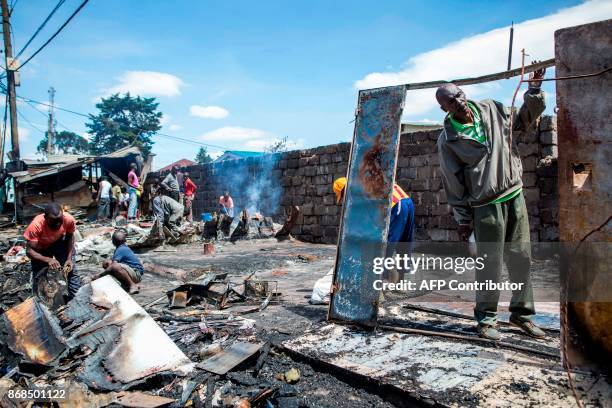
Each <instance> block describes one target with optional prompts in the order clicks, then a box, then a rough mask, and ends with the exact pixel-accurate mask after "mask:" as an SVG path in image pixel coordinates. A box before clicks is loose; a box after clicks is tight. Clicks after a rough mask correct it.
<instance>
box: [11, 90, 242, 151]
mask: <svg viewBox="0 0 612 408" xmlns="http://www.w3.org/2000/svg"><path fill="white" fill-rule="evenodd" d="M0 88H3V89H2V90H3V92H6V89H5V88H4V86H3V84H2V83H0ZM17 99H21V100H22V101H24V102H26V103H27V104H28V105H30V106H32V107H33V108H34V109H36V110H37V111H38V112H40V113H41V114H43V115H45V117H46V116H47V114H46V113H44V112H42V111H41V110H39V109H38V108H36V107H35V106H34V105H33V104H34V103H36V104H38V105H43V106H47V107H49V106H51V105H49V104H48V103H45V102H40V101H37V100H34V99H30V98H24V97H22V96H17ZM54 108H55V109H57V110H61V111H64V112H68V113H72V114H73V115H78V116H83V117H85V118H91V117H92V116H93V115H87V114H85V113H81V112H77V111H74V110H71V109H65V108H60V107H57V106H54ZM107 120H108V121H109V122H112V123H114V124H117V125H120V126H122V125H121V123H118V122H116V121H114V120H112V119H107ZM58 123H59V122H58ZM60 125H61V123H60ZM62 127H64V128H65V129H66V130H70V129H68V128H66V127H65V126H63V125H62ZM71 132H72V131H71ZM73 133H74V132H73ZM155 136H161V137H165V138H167V139H171V140H175V141H177V142H183V143H190V144H194V145H198V146H204V147H214V148H215V149H222V150H232V149H231V148H230V147H226V146H219V145H214V144H210V143H204V142H199V141H197V140H191V139H185V138H182V137H179V136H173V135H168V134H165V133H160V132H156V133H155Z"/></svg>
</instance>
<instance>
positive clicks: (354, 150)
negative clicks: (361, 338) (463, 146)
mask: <svg viewBox="0 0 612 408" xmlns="http://www.w3.org/2000/svg"><path fill="white" fill-rule="evenodd" d="M405 94H406V91H405V88H404V86H395V87H387V88H379V89H371V90H365V91H360V92H359V99H358V106H357V118H356V120H355V132H354V135H353V143H352V146H351V156H350V159H349V169H348V176H347V178H348V183H347V186H346V188H345V192H344V193H345V194H344V204H343V209H342V217H341V222H340V233H339V240H338V252H337V256H336V265H335V270H334V283H333V285H332V288H333V289H332V294H331V302H330V307H329V314H328V318H329V319H331V320H341V321H348V322H354V323H360V324H363V325H367V326H373V325H375V324H376V317H377V313H378V297H379V292H378V291H377V290H375V289H374V286H373V284H374V281H375V280H377V279H379V277H378V275H375V274H374V273H373V272H372V266H373V265H372V264H373V260H374V258H375V257H382V256H384V254H385V249H386V241H387V233H388V230H389V217H390V214H391V197H392V191H393V181H394V179H395V163H396V161H397V153H398V149H399V133H400V117H401V115H402V109H403V105H404V98H405Z"/></svg>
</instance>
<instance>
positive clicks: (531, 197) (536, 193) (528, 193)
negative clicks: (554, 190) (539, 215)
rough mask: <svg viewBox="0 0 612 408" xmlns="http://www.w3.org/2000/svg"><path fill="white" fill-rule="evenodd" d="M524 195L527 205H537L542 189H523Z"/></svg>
mask: <svg viewBox="0 0 612 408" xmlns="http://www.w3.org/2000/svg"><path fill="white" fill-rule="evenodd" d="M523 195H524V196H525V201H526V202H527V203H537V202H538V201H539V200H540V189H539V188H537V187H535V188H523Z"/></svg>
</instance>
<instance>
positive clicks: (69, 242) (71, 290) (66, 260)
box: [23, 203, 81, 298]
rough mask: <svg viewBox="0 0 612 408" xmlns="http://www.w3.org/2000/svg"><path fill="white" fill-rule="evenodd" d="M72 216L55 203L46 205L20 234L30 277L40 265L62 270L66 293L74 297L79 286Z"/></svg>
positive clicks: (39, 268) (35, 274)
mask: <svg viewBox="0 0 612 408" xmlns="http://www.w3.org/2000/svg"><path fill="white" fill-rule="evenodd" d="M75 231H76V222H75V220H74V218H73V217H72V216H71V215H70V214H68V213H64V211H63V210H62V207H60V206H59V204H57V203H50V204H47V206H46V207H45V212H44V214H39V215H37V216H36V217H34V219H33V220H32V222H31V223H30V225H28V227H27V228H26V230H25V232H24V233H23V236H24V237H25V239H26V240H27V241H28V245H27V250H26V254H27V255H28V258H30V261H31V263H32V276H33V277H35V276H37V275H38V274H39V273H40V272H41V271H42V270H43V269H44V268H47V267H48V268H49V269H54V270H57V269H62V271H63V273H64V277H65V278H66V282H67V283H68V295H69V297H70V298H72V297H74V295H75V294H76V292H77V291H78V290H79V287H80V286H81V280H80V278H79V276H78V275H77V273H76V252H75V246H74V243H75V240H74V233H75Z"/></svg>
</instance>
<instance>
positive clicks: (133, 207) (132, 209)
mask: <svg viewBox="0 0 612 408" xmlns="http://www.w3.org/2000/svg"><path fill="white" fill-rule="evenodd" d="M136 171H138V166H137V165H136V163H132V164H130V171H129V172H128V194H129V195H130V201H129V206H128V214H127V216H128V221H134V220H136V214H137V212H138V187H139V186H140V184H139V182H138V175H137V174H136Z"/></svg>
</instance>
